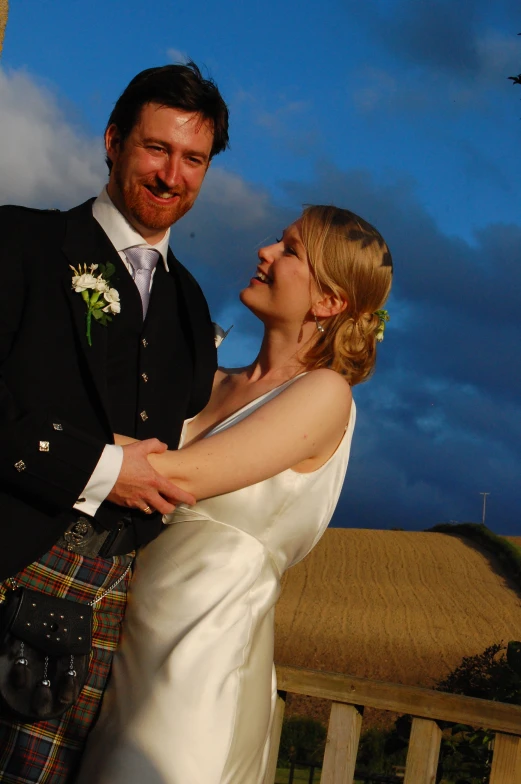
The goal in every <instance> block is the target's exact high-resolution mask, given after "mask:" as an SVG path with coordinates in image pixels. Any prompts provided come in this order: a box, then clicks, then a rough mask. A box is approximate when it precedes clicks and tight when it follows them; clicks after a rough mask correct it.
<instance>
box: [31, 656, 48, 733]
mask: <svg viewBox="0 0 521 784" xmlns="http://www.w3.org/2000/svg"><path fill="white" fill-rule="evenodd" d="M48 666H49V657H48V656H46V657H45V664H44V669H43V678H42V680H41V681H40V683H38V684H37V686H36V688H35V690H34V693H33V699H32V702H31V707H32V709H33V710H34V712H35V713H36V714H37V715H38V716H40V718H42V719H44V718H45V717H46V716H48V715H49V713H51V711H52V691H51V682H50V680H49V679H48V678H47V669H48Z"/></svg>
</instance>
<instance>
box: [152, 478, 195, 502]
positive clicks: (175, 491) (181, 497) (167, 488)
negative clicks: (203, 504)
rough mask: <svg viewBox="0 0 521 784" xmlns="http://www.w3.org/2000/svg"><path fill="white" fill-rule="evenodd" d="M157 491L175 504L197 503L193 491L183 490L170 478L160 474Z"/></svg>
mask: <svg viewBox="0 0 521 784" xmlns="http://www.w3.org/2000/svg"><path fill="white" fill-rule="evenodd" d="M157 492H158V493H160V494H161V495H162V496H163V498H166V500H167V501H170V502H171V503H173V504H188V506H193V505H194V504H195V498H194V496H193V495H192V494H191V493H187V492H186V490H182V489H181V488H180V487H178V486H177V485H175V484H174V483H173V482H170V480H169V479H164V478H163V477H162V476H159V475H158V483H157Z"/></svg>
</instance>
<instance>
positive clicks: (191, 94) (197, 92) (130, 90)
mask: <svg viewBox="0 0 521 784" xmlns="http://www.w3.org/2000/svg"><path fill="white" fill-rule="evenodd" d="M147 103H158V104H160V105H161V106H170V107H172V108H173V109H181V110H182V111H184V112H198V113H199V114H201V116H202V117H204V119H205V120H209V121H210V122H211V123H212V125H213V145H212V149H211V152H210V158H212V157H213V156H214V155H218V153H220V152H222V151H223V150H225V149H226V147H227V146H228V107H227V106H226V104H225V102H224V100H223V98H222V96H221V94H220V92H219V90H218V88H217V85H216V84H215V82H213V81H212V80H211V79H205V78H204V77H203V75H202V74H201V71H200V70H199V68H198V67H197V65H196V64H195V63H194V62H192V61H191V60H190V61H189V62H188V63H186V64H185V65H179V64H175V65H163V66H160V67H157V68H147V69H146V70H145V71H141V73H138V75H137V76H135V77H134V78H133V79H132V81H131V82H130V84H129V85H128V86H127V87H126V88H125V90H124V91H123V92H122V93H121V95H120V96H119V98H118V100H117V101H116V104H115V106H114V109H113V110H112V113H111V115H110V117H109V121H108V123H107V128H108V127H109V126H110V125H116V126H117V129H118V131H119V133H120V137H121V142H124V141H125V139H126V138H127V136H128V135H129V134H130V132H131V131H132V129H133V128H134V126H135V124H136V122H137V121H138V118H139V115H140V113H141V109H142V108H143V106H144V105H145V104H147ZM105 160H106V162H107V166H108V167H109V171H110V170H111V168H112V161H110V160H109V159H108V158H106V159H105Z"/></svg>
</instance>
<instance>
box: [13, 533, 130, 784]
mask: <svg viewBox="0 0 521 784" xmlns="http://www.w3.org/2000/svg"><path fill="white" fill-rule="evenodd" d="M132 558H133V556H132V555H120V556H115V557H113V558H99V557H98V558H87V557H86V556H82V555H77V554H75V553H70V552H68V551H67V550H65V549H63V548H61V547H56V546H55V547H53V548H52V549H51V550H49V552H48V553H46V554H45V555H44V556H42V558H40V559H39V560H38V561H35V562H34V563H32V564H30V566H28V567H27V568H26V569H24V570H23V571H21V572H19V573H18V574H17V575H13V579H14V580H15V581H16V583H17V585H19V586H21V587H23V588H30V589H31V590H33V591H41V592H42V593H48V594H52V595H53V596H58V597H60V598H67V599H70V600H71V601H76V602H80V603H83V604H87V603H88V602H90V601H92V600H93V599H95V598H96V596H99V595H100V594H101V593H103V591H104V590H106V589H107V588H108V587H109V586H110V585H111V584H113V583H114V582H116V580H117V579H118V578H119V577H120V576H121V575H122V574H123V572H124V571H125V569H126V568H127V566H128V564H129V562H130V561H132ZM130 577H131V573H130V571H129V573H128V574H127V575H126V576H125V578H124V579H123V580H122V581H121V582H120V583H119V585H118V586H116V588H115V589H114V590H113V591H111V592H110V593H109V594H107V596H105V597H104V598H103V599H102V600H101V602H99V603H98V604H96V605H94V607H93V610H94V620H93V629H92V654H91V658H90V664H89V673H88V676H87V680H86V682H85V686H84V687H83V689H82V691H81V693H80V695H79V697H78V700H77V701H76V703H75V704H74V705H73V706H72V707H71V708H69V710H68V711H66V713H64V714H63V715H62V716H60V717H59V718H57V719H51V720H50V721H39V722H36V723H34V724H25V723H22V722H17V721H16V720H12V719H9V718H6V717H4V716H2V713H1V708H0V782H3V784H30V783H31V784H32V782H34V783H35V784H36V782H38V784H66V782H71V781H72V779H73V776H74V774H75V772H76V770H77V766H78V763H79V760H80V757H81V754H82V751H83V748H84V746H85V742H86V739H87V735H88V733H89V730H90V728H91V726H92V725H93V723H94V721H95V719H96V717H97V714H98V710H99V707H100V703H101V698H102V696H103V690H104V688H105V685H106V682H107V679H108V676H109V672H110V665H111V661H112V656H113V654H114V651H115V650H116V647H117V644H118V640H119V635H120V630H121V623H122V621H123V616H124V613H125V603H126V594H127V587H128V583H129V581H130ZM7 590H9V584H8V581H4V582H0V599H3V597H4V596H5V593H6V592H7Z"/></svg>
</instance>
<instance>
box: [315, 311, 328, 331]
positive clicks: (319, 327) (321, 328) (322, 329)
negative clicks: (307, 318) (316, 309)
mask: <svg viewBox="0 0 521 784" xmlns="http://www.w3.org/2000/svg"><path fill="white" fill-rule="evenodd" d="M313 318H314V319H315V324H316V327H317V332H325V331H326V330H325V329H324V327H323V326H322V324H321V323H320V321H319V320H318V319H317V314H316V313H313Z"/></svg>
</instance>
